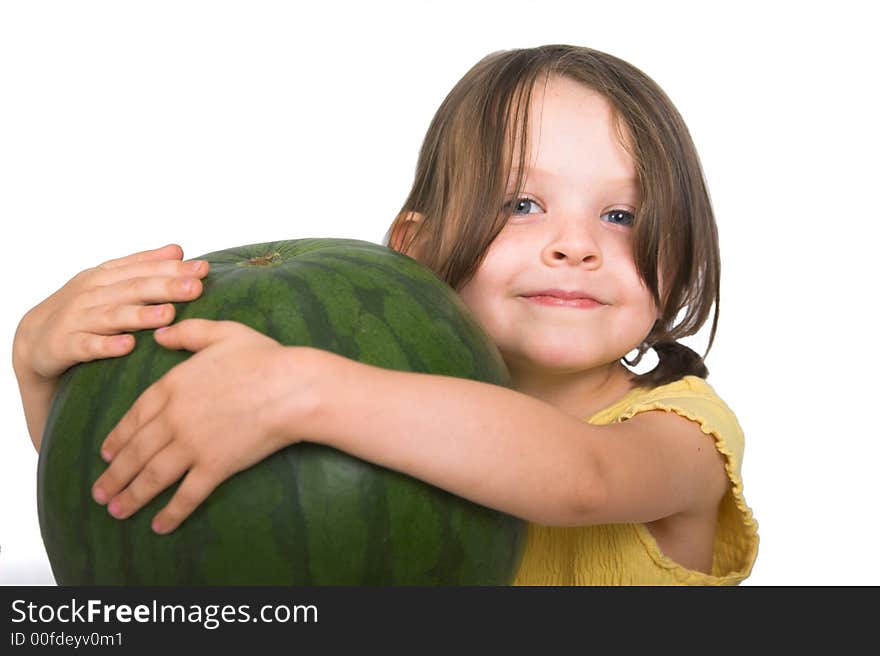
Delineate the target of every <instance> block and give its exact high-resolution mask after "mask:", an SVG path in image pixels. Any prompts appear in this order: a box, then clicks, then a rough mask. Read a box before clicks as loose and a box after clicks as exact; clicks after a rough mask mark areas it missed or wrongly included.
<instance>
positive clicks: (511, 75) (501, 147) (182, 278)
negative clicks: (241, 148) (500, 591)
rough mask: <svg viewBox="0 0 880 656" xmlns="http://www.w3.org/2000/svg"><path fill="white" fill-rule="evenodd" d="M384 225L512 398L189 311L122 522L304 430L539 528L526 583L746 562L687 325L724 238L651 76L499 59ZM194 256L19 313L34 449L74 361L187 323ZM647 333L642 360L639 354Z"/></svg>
mask: <svg viewBox="0 0 880 656" xmlns="http://www.w3.org/2000/svg"><path fill="white" fill-rule="evenodd" d="M385 241H386V244H390V245H391V246H392V247H393V248H395V249H397V250H400V251H402V252H404V253H406V254H408V255H410V256H412V257H414V258H416V259H418V260H420V261H421V262H423V263H424V264H426V265H427V266H429V267H430V268H432V269H433V270H434V271H435V272H437V273H438V275H440V276H441V277H442V278H443V279H444V280H446V281H447V282H448V283H449V284H450V285H451V286H452V287H453V288H455V289H456V290H457V291H458V292H459V293H460V295H461V296H462V298H463V299H464V301H465V302H466V303H467V305H468V306H469V307H470V308H471V310H472V311H473V312H474V314H475V316H476V317H477V319H478V320H479V321H480V322H481V323H482V324H483V326H484V328H485V329H486V331H487V332H488V334H489V335H490V336H491V337H492V339H493V340H494V341H495V343H496V344H497V345H498V348H499V349H500V351H501V354H502V355H503V356H504V359H505V361H506V363H507V365H508V367H509V369H510V372H511V375H512V377H513V381H514V384H515V387H516V391H514V390H509V389H505V388H501V387H497V386H492V385H488V384H484V383H479V382H476V381H470V380H464V379H457V378H450V377H443V376H434V375H428V374H415V373H406V372H399V371H391V370H386V369H382V368H378V367H373V366H369V365H365V364H362V363H359V362H355V361H352V360H349V359H347V358H343V357H341V356H338V355H335V354H332V353H328V352H325V351H320V350H317V349H311V348H305V347H285V346H282V345H280V344H278V343H277V342H276V341H274V340H272V339H270V338H268V337H266V336H265V335H262V334H261V333H258V332H256V331H254V330H252V329H250V328H248V327H246V326H244V325H242V324H239V323H234V322H226V321H206V320H199V319H192V320H187V321H183V322H180V323H177V324H175V325H174V326H171V327H168V328H164V329H162V330H157V331H156V333H155V339H156V340H157V341H158V342H159V343H160V344H161V345H163V346H164V347H167V348H171V349H188V350H190V351H193V352H195V355H193V356H192V357H190V358H189V359H188V360H186V361H185V362H183V363H182V364H180V365H178V366H177V367H175V368H174V369H172V370H171V371H170V372H169V373H168V374H166V376H164V377H163V378H162V379H161V380H160V381H158V382H157V383H155V384H154V385H152V386H151V387H150V388H149V389H147V390H146V391H145V392H144V394H143V395H142V396H141V397H140V398H139V399H138V401H137V402H136V403H135V404H134V406H133V407H132V408H131V409H130V410H129V412H128V413H127V414H126V415H125V416H124V417H123V418H122V420H121V421H120V422H119V424H118V425H117V426H116V427H115V428H114V429H113V431H112V432H111V433H110V434H109V435H108V437H107V439H106V441H105V442H104V445H103V449H102V454H103V456H104V458H105V460H107V461H108V462H109V463H110V464H109V466H108V468H107V470H106V471H105V472H104V473H103V474H102V475H101V476H100V478H99V479H98V480H97V481H96V482H95V485H94V488H93V490H92V492H93V496H94V498H95V500H96V501H97V502H98V503H107V504H108V511H109V512H110V513H111V514H112V515H113V516H114V517H117V518H120V519H123V518H126V517H129V516H131V515H132V514H133V513H135V512H136V511H137V510H138V509H139V508H141V507H142V506H144V505H145V504H146V503H147V502H149V501H150V500H151V499H152V498H153V497H155V496H156V495H157V494H158V493H159V492H161V491H162V490H163V489H165V488H167V487H168V486H170V485H172V484H174V483H176V482H177V481H179V480H180V479H181V478H182V479H183V480H182V482H181V484H180V486H179V488H178V489H177V491H176V493H175V494H174V496H173V498H172V500H171V501H170V502H169V504H168V505H167V506H166V507H165V508H163V509H162V510H161V511H160V512H159V513H158V515H157V516H156V517H155V521H154V522H153V529H154V530H155V531H156V532H157V533H167V532H170V531H173V530H174V529H175V528H177V526H179V525H180V524H181V523H182V522H183V521H184V520H185V519H186V517H187V516H189V515H190V514H191V513H192V512H193V510H195V508H196V507H197V506H198V505H199V504H200V503H201V502H202V501H204V499H205V498H206V497H207V496H208V495H209V494H210V493H211V492H212V491H213V490H214V489H215V488H216V486H217V485H219V484H220V483H222V482H223V481H224V480H225V479H227V478H229V477H230V476H232V475H233V474H235V473H236V472H238V471H241V470H243V469H245V468H246V467H249V466H251V465H252V464H254V463H256V462H259V461H260V460H262V459H263V458H265V457H266V456H268V455H269V454H271V453H273V452H275V451H277V450H278V449H281V448H284V447H285V446H287V445H289V444H293V443H295V442H297V441H300V440H308V441H312V442H320V443H325V444H328V445H330V446H333V447H335V448H338V449H342V450H344V451H347V452H349V453H351V454H354V455H356V456H358V457H360V458H363V459H365V460H369V461H372V462H375V463H377V464H379V465H383V466H386V467H389V468H392V469H396V470H399V471H402V472H405V473H407V474H409V475H412V476H414V477H417V478H421V479H423V480H425V481H427V482H429V483H431V484H433V485H436V486H438V487H441V488H445V489H447V490H449V491H451V492H453V493H455V494H458V495H460V496H462V497H465V498H468V499H470V500H472V501H475V502H477V503H480V504H483V505H485V506H489V507H493V508H496V509H498V510H501V511H504V512H507V513H510V514H512V515H516V516H518V517H521V518H523V519H524V520H527V521H528V522H529V531H528V539H527V545H526V550H525V554H524V557H523V562H522V565H521V568H520V570H519V572H518V574H517V576H516V579H515V584H524V585H525V584H544V585H548V584H550V585H555V584H563V585H583V584H600V585H608V584H640V585H663V584H697V585H705V584H712V585H714V584H723V585H729V584H737V583H739V582H740V581H742V580H743V579H744V578H746V577H747V576H748V575H749V573H750V572H751V568H752V565H753V563H754V561H755V558H756V555H757V547H758V535H757V523H756V521H755V519H754V518H753V516H752V512H751V510H750V509H749V507H748V506H747V505H746V502H745V499H744V497H743V493H742V481H741V477H740V471H741V464H742V456H743V446H744V445H743V439H744V438H743V434H742V431H741V429H740V426H739V424H738V422H737V420H736V417H735V415H734V414H733V412H732V411H731V410H730V408H728V407H727V405H725V403H724V402H723V401H722V400H721V399H720V398H719V397H718V396H717V395H716V394H715V391H714V390H713V388H712V387H711V386H710V385H709V384H707V383H706V381H705V380H704V379H705V378H706V376H707V374H708V372H707V370H706V368H705V366H704V365H703V361H702V359H701V358H700V357H699V356H698V355H697V354H696V353H694V352H693V351H691V350H690V349H688V348H687V347H685V346H683V345H680V344H677V343H676V341H675V340H676V339H677V338H679V337H683V336H686V335H691V334H694V333H695V332H696V331H697V330H698V329H699V328H700V327H701V326H702V325H703V323H704V322H705V320H706V319H707V317H708V314H709V310H710V307H711V305H712V304H713V303H715V316H714V320H713V324H712V333H711V336H710V341H709V348H711V344H712V339H713V338H714V335H715V329H716V326H717V319H718V298H719V275H720V264H719V254H718V243H717V232H716V227H715V222H714V217H713V213H712V209H711V205H710V201H709V196H708V193H707V191H706V187H705V183H704V181H703V178H702V173H701V169H700V165H699V160H698V157H697V154H696V151H695V149H694V146H693V144H692V142H691V139H690V135H689V133H688V131H687V128H686V127H685V125H684V123H683V122H682V119H681V117H680V116H679V114H678V112H677V111H676V110H675V108H674V106H673V105H672V103H671V102H670V100H669V99H668V98H667V97H666V95H665V94H664V93H663V91H662V90H661V89H660V88H659V87H658V86H657V84H656V83H654V82H653V81H652V80H651V79H650V78H648V77H647V76H646V75H645V74H644V73H642V72H641V71H639V70H638V69H636V68H634V67H633V66H631V65H630V64H627V63H626V62H624V61H621V60H620V59H617V58H615V57H612V56H610V55H607V54H604V53H601V52H597V51H595V50H590V49H588V48H579V47H571V46H562V45H551V46H543V47H538V48H531V49H521V50H509V51H502V52H496V53H493V54H492V55H490V56H488V57H486V58H485V59H483V60H482V61H480V62H479V63H478V64H477V65H476V66H474V67H473V68H472V69H471V70H470V71H469V72H468V73H467V74H466V75H465V76H464V77H463V78H462V79H461V81H460V82H459V83H458V84H457V85H456V86H455V88H453V89H452V91H451V93H450V94H449V95H448V96H447V98H446V99H445V100H444V102H443V104H442V105H441V107H440V109H439V110H438V112H437V114H436V116H435V117H434V120H433V121H432V123H431V125H430V127H429V129H428V134H427V136H426V138H425V142H424V145H423V147H422V150H421V154H420V158H419V162H418V167H417V172H416V178H415V182H414V185H413V189H412V191H411V193H410V195H409V197H408V198H407V200H406V202H405V203H404V205H403V208H402V210H401V212H400V213H399V215H398V216H397V218H396V219H395V220H394V222H393V223H392V225H391V227H390V229H389V231H388V234H387V235H386V240H385ZM181 258H182V252H181V250H180V249H179V247H177V246H176V245H172V246H170V247H166V248H162V249H158V250H156V251H148V252H145V253H138V254H135V255H131V256H128V257H125V258H121V259H119V260H112V261H110V262H106V263H104V264H102V265H100V266H98V267H96V268H95V269H90V270H87V271H85V272H83V273H81V274H79V275H78V276H76V277H75V278H74V279H73V280H72V281H70V282H69V283H68V284H67V285H66V286H65V287H63V288H62V289H61V290H59V291H58V292H57V293H56V294H54V295H53V296H51V297H50V298H48V299H47V300H46V301H44V302H43V303H41V304H40V305H38V306H36V307H35V308H33V309H32V310H31V311H30V312H28V314H26V315H25V317H24V318H23V319H22V322H21V324H20V325H19V329H18V331H17V333H16V340H15V345H14V362H15V369H16V374H17V376H18V379H19V384H20V387H21V393H22V398H23V402H24V407H25V413H26V416H27V420H28V427H29V430H30V432H31V437H32V439H33V441H34V444H35V446H36V447H37V449H39V442H40V439H41V437H40V436H41V435H42V429H43V426H44V425H45V420H46V415H47V412H48V407H49V404H50V401H51V398H52V393H53V391H54V389H55V386H56V384H57V378H58V376H59V375H60V374H61V373H62V372H63V371H64V370H65V369H66V368H68V367H69V366H71V365H72V364H74V363H75V362H80V361H86V360H91V359H95V358H99V357H114V356H118V355H122V354H125V353H127V352H129V351H130V350H131V348H132V347H133V338H132V337H131V336H130V335H127V334H121V335H120V333H126V332H127V331H133V330H142V329H145V328H157V327H160V326H165V325H167V324H170V323H171V322H172V321H173V318H174V317H173V306H172V305H170V304H163V303H166V302H167V301H182V300H190V299H193V298H195V297H197V296H198V295H199V294H200V293H201V284H200V282H199V279H200V278H202V277H203V276H204V275H206V274H207V263H204V262H187V263H183V262H181ZM186 282H189V284H190V286H189V287H185V286H183V284H182V283H186ZM682 312H683V313H684V316H683V318H681V320H680V321H678V322H677V321H676V320H677V319H678V318H679V316H680V313H682ZM651 347H653V348H654V349H655V350H656V352H657V354H658V357H659V364H658V365H657V366H656V368H655V369H654V370H652V371H650V372H649V373H646V374H642V375H634V374H633V373H631V372H630V371H629V370H628V369H627V367H625V366H624V364H623V363H622V362H621V360H622V359H624V360H625V358H624V356H626V355H627V354H628V353H630V352H631V351H632V350H634V349H638V355H637V357H636V358H635V359H634V360H633V361H628V360H625V361H626V362H627V363H628V364H629V365H634V364H637V363H638V361H639V360H640V359H641V357H642V356H643V354H644V353H645V352H646V351H647V350H648V349H649V348H651ZM364 390H368V391H369V393H366V394H365V393H364ZM426 417H427V418H429V421H426V420H425V419H426ZM414 436H418V440H414V439H413V437H414Z"/></svg>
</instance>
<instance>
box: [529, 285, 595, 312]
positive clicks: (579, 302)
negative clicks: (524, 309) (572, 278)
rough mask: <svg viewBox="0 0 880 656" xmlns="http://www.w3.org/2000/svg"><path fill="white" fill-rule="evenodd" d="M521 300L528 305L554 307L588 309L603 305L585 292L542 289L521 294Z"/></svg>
mask: <svg viewBox="0 0 880 656" xmlns="http://www.w3.org/2000/svg"><path fill="white" fill-rule="evenodd" d="M523 298H525V299H526V300H527V301H529V302H530V303H537V304H539V305H551V306H556V307H571V308H582V309H588V308H595V307H601V306H602V305H604V303H602V302H601V301H597V300H596V299H595V298H593V297H592V296H590V295H589V294H587V293H585V292H578V291H573V292H568V291H565V290H562V289H542V290H541V291H537V292H530V293H528V294H523Z"/></svg>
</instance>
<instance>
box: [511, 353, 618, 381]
mask: <svg viewBox="0 0 880 656" xmlns="http://www.w3.org/2000/svg"><path fill="white" fill-rule="evenodd" d="M501 355H502V357H503V358H504V361H505V362H506V363H507V367H508V369H510V371H511V373H514V372H522V373H526V372H541V373H544V374H548V373H555V374H559V375H563V374H573V373H578V372H583V371H589V370H591V369H599V368H602V367H607V366H611V365H616V364H617V363H618V362H619V361H620V358H615V359H611V360H608V359H607V358H601V357H599V356H597V355H596V354H586V353H585V354H578V353H572V352H571V350H568V351H566V352H563V353H547V352H542V353H537V354H536V353H530V354H522V353H517V354H507V353H504V352H502V353H501ZM624 355H625V354H624ZM621 357H623V356H621Z"/></svg>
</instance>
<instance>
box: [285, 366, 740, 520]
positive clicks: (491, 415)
mask: <svg viewBox="0 0 880 656" xmlns="http://www.w3.org/2000/svg"><path fill="white" fill-rule="evenodd" d="M313 355H317V356H318V358H319V361H320V360H323V361H324V362H325V364H324V365H322V366H320V367H319V368H318V369H320V371H322V372H324V374H322V375H321V376H319V377H318V378H316V379H314V380H315V381H316V383H315V384H316V385H317V386H318V389H317V390H316V394H315V395H314V396H312V397H311V398H312V399H314V403H315V406H314V410H313V411H312V412H311V413H310V415H309V418H308V419H305V420H303V419H302V418H301V417H302V415H301V410H300V411H299V412H300V415H299V416H297V411H294V412H293V413H292V416H291V418H290V419H289V420H288V421H287V425H289V426H296V427H297V434H298V435H299V436H300V437H303V436H305V437H304V439H307V440H309V441H316V442H319V443H323V444H326V445H328V446H331V447H334V448H337V449H340V450H342V451H346V452H348V453H351V454H353V455H355V456H357V457H359V458H361V459H363V460H368V461H370V462H373V463H376V464H379V465H383V466H385V467H388V468H390V469H395V470H398V471H401V472H404V473H406V474H409V475H411V476H413V477H415V478H419V479H421V480H424V481H426V482H428V483H431V484H433V485H436V486H437V487H440V488H443V489H446V490H448V491H450V492H453V493H455V494H457V495H459V496H461V497H464V498H467V499H470V500H471V501H474V502H477V503H480V504H482V505H485V506H488V507H491V508H495V509H497V510H501V511H504V512H507V513H508V514H511V515H515V516H517V517H521V518H523V519H526V520H528V521H531V522H534V523H538V524H543V525H547V526H584V525H590V524H603V523H615V522H648V521H653V520H656V519H660V518H662V517H667V516H670V515H673V514H676V513H678V512H682V511H691V510H699V509H703V508H709V507H712V506H713V505H714V506H716V507H717V503H718V502H719V501H720V499H721V497H722V495H723V494H724V493H725V491H726V489H727V486H728V481H727V475H726V472H725V469H724V461H723V458H722V457H721V455H720V454H719V453H718V452H717V451H716V449H715V448H714V445H713V443H712V439H713V438H712V437H711V436H708V435H706V434H704V433H703V432H702V431H701V429H700V427H699V425H698V424H696V423H695V422H691V421H689V420H687V419H685V418H683V417H680V416H678V415H676V414H674V413H666V412H663V411H651V412H646V413H642V414H639V415H636V416H635V417H633V418H632V419H630V420H628V421H626V422H622V423H617V424H610V425H607V426H595V425H592V424H588V423H586V422H584V421H582V420H579V419H577V418H575V417H572V416H570V415H568V414H565V413H563V412H562V411H560V410H558V409H556V408H555V407H554V406H552V405H550V404H548V403H546V402H544V401H540V400H538V399H535V398H533V397H530V396H528V395H526V394H523V393H521V392H517V391H514V390H510V389H507V388H503V387H499V386H496V385H489V384H486V383H481V382H477V381H471V380H465V379H460V378H452V377H448V376H436V375H429V374H417V373H408V372H400V371H392V370H388V369H382V368H379V367H374V366H369V365H365V364H362V363H359V362H356V361H353V360H350V359H347V358H343V357H340V356H337V355H334V354H331V353H327V352H324V351H319V352H316V353H313ZM292 367H293V368H294V370H295V368H296V364H295V361H294V362H292ZM322 386H323V387H322ZM298 407H299V408H302V405H301V404H300V405H299V406H298Z"/></svg>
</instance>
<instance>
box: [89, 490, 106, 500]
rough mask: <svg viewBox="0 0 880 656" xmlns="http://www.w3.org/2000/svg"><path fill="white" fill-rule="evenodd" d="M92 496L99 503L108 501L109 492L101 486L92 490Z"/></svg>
mask: <svg viewBox="0 0 880 656" xmlns="http://www.w3.org/2000/svg"><path fill="white" fill-rule="evenodd" d="M92 496H93V497H94V498H95V501H97V502H98V503H107V493H106V492H104V490H102V489H101V488H99V487H96V488H95V489H94V490H92Z"/></svg>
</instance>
